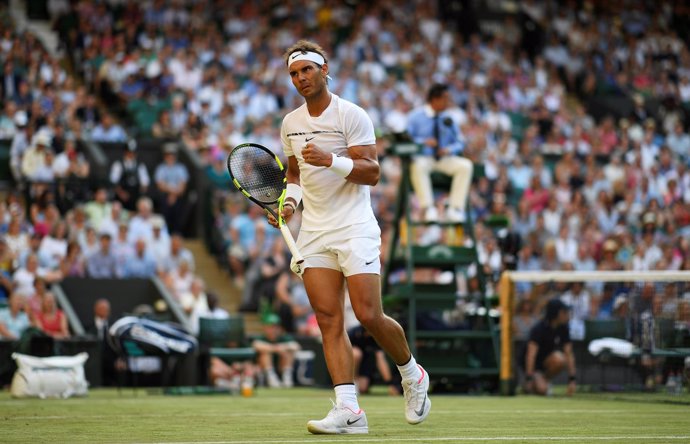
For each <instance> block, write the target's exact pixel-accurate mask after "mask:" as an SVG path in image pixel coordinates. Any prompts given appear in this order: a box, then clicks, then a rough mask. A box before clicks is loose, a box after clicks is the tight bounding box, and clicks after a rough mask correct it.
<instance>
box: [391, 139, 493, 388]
mask: <svg viewBox="0 0 690 444" xmlns="http://www.w3.org/2000/svg"><path fill="white" fill-rule="evenodd" d="M417 152H419V146H417V145H415V144H412V143H398V144H395V145H393V146H392V148H391V154H393V155H397V156H399V157H400V158H401V161H402V177H401V182H400V189H399V193H398V198H397V202H396V210H395V211H396V213H395V217H394V219H393V220H395V221H398V223H397V224H395V226H394V228H393V233H392V236H391V239H390V246H389V249H388V258H387V259H386V262H385V264H384V272H383V297H384V306H385V307H386V310H387V311H388V312H391V313H395V314H396V315H397V318H398V320H399V321H401V323H402V324H403V326H404V328H405V331H406V334H407V337H408V341H409V345H410V349H411V350H412V353H413V354H414V355H415V357H416V359H417V361H418V362H419V363H421V364H422V365H424V367H425V368H426V369H427V371H428V372H429V375H430V376H431V378H432V384H452V385H454V386H455V385H457V387H459V388H461V389H462V388H465V389H469V390H472V389H476V388H477V387H478V386H479V387H482V388H488V389H489V390H492V389H494V388H495V387H497V385H498V374H499V365H498V362H499V334H498V327H497V322H496V321H497V320H496V319H494V318H493V317H492V314H495V310H493V309H492V306H491V303H492V301H491V298H490V297H489V295H487V289H486V279H485V276H484V273H483V269H482V267H481V264H480V263H479V258H478V255H477V249H476V240H475V239H474V227H473V224H472V220H471V216H470V211H466V214H467V220H466V222H464V223H434V224H429V223H424V222H418V221H413V220H412V218H411V214H410V205H409V200H410V197H411V183H410V164H411V162H412V156H413V155H414V154H416V153H417ZM432 180H433V183H434V187H435V188H436V187H439V188H444V189H446V190H447V188H448V187H449V185H450V182H449V180H448V178H447V177H445V176H444V177H437V176H432ZM468 210H469V208H468ZM431 226H437V227H438V228H437V229H441V230H445V236H441V239H443V240H444V241H443V243H439V244H433V245H418V244H416V243H415V242H416V240H415V239H416V236H415V231H416V230H418V229H424V228H427V229H428V228H429V227H431ZM454 313H455V314H460V317H461V318H462V319H463V322H462V323H460V324H459V325H450V323H448V322H445V320H446V319H449V317H450V316H452V315H453V314H454Z"/></svg>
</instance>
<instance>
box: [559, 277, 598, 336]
mask: <svg viewBox="0 0 690 444" xmlns="http://www.w3.org/2000/svg"><path fill="white" fill-rule="evenodd" d="M561 300H562V301H563V303H564V304H565V305H567V306H568V307H570V324H569V327H570V338H571V339H574V340H576V341H581V340H583V339H585V333H586V332H585V321H586V320H587V319H590V317H591V316H592V303H591V295H590V293H589V290H587V288H586V287H585V286H584V284H583V283H582V282H573V283H572V284H570V288H569V289H568V291H566V292H565V293H563V295H562V296H561Z"/></svg>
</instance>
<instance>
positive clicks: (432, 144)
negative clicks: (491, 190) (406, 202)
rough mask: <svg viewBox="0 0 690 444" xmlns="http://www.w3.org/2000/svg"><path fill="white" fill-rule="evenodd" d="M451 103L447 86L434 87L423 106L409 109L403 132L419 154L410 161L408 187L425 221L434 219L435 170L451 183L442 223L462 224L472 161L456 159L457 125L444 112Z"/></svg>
mask: <svg viewBox="0 0 690 444" xmlns="http://www.w3.org/2000/svg"><path fill="white" fill-rule="evenodd" d="M450 103H451V96H450V92H449V91H448V86H447V85H444V84H439V83H437V84H434V85H433V86H432V87H431V88H430V89H429V92H428V94H427V103H426V105H424V106H422V107H420V108H417V109H415V110H413V111H412V112H411V113H410V115H409V117H408V120H407V132H408V134H409V135H410V137H411V138H412V140H413V141H414V142H415V143H417V144H419V145H422V152H421V154H420V155H418V156H415V158H414V161H413V162H412V169H411V179H412V186H413V188H414V190H415V193H416V195H417V199H418V200H419V204H420V206H421V207H422V209H423V210H424V219H425V220H426V221H427V222H436V221H437V220H438V211H437V210H436V207H435V206H434V202H433V188H432V185H431V176H430V175H431V173H432V172H433V171H438V172H441V173H443V174H446V175H448V176H452V178H453V180H452V183H451V187H450V196H449V198H448V208H447V210H446V215H445V216H446V221H448V222H464V220H465V211H464V208H465V202H466V201H467V195H468V194H469V191H470V183H471V181H472V162H471V161H470V160H469V159H466V158H464V157H460V154H461V153H462V151H463V143H462V140H461V138H460V131H459V129H458V126H457V124H456V123H455V122H454V121H453V119H452V118H451V117H450V115H449V114H448V113H445V111H446V110H447V109H448V107H449V106H450Z"/></svg>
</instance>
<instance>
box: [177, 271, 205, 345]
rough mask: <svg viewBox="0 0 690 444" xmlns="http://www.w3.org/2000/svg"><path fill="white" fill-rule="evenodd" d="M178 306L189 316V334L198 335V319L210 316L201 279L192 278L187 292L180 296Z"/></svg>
mask: <svg viewBox="0 0 690 444" xmlns="http://www.w3.org/2000/svg"><path fill="white" fill-rule="evenodd" d="M180 305H182V309H183V310H184V311H185V313H187V315H188V316H189V323H190V326H191V333H192V334H193V335H198V334H199V318H200V317H202V316H206V315H207V314H210V311H209V307H208V298H207V296H206V291H205V284H204V281H203V280H202V279H201V278H198V277H197V278H194V279H193V280H192V285H191V286H190V287H189V291H188V292H185V293H182V294H181V295H180Z"/></svg>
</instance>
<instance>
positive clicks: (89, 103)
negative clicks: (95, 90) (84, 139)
mask: <svg viewBox="0 0 690 444" xmlns="http://www.w3.org/2000/svg"><path fill="white" fill-rule="evenodd" d="M75 115H76V117H77V119H79V121H80V122H82V123H83V124H84V127H86V128H87V129H89V130H91V129H92V128H95V127H96V125H98V122H100V121H101V112H100V111H99V109H98V104H97V99H96V96H95V95H93V94H89V95H87V96H86V100H85V101H84V104H83V105H82V106H79V107H78V108H77V109H76V111H75Z"/></svg>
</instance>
